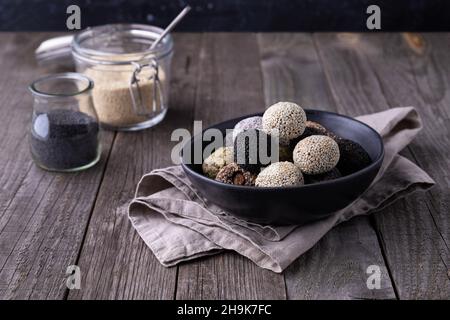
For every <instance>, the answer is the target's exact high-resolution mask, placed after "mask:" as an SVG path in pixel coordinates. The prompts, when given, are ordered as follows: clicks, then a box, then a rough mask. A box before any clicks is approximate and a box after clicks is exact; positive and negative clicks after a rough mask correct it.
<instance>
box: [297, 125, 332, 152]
mask: <svg viewBox="0 0 450 320" xmlns="http://www.w3.org/2000/svg"><path fill="white" fill-rule="evenodd" d="M314 135H319V136H328V137H330V138H333V139H335V140H336V138H337V136H336V135H335V134H334V133H333V132H331V131H329V130H328V129H327V128H325V127H324V126H323V125H321V124H320V123H318V122H314V121H309V120H308V121H306V127H305V131H303V134H302V135H301V136H300V137H298V138H296V139H294V140H291V142H290V145H291V147H292V149H294V147H295V146H296V145H297V143H298V142H299V141H300V140H303V139H305V138H308V137H310V136H314Z"/></svg>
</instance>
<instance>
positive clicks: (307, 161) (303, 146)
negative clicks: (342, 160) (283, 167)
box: [293, 135, 340, 174]
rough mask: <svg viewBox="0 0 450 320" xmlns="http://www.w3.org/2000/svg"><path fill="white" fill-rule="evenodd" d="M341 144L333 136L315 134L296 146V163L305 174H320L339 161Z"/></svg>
mask: <svg viewBox="0 0 450 320" xmlns="http://www.w3.org/2000/svg"><path fill="white" fill-rule="evenodd" d="M339 156H340V155H339V146H338V144H337V143H336V141H334V140H333V139H332V138H330V137H327V136H320V135H313V136H309V137H307V138H305V139H303V140H301V141H300V142H299V143H297V145H296V146H295V148H294V152H293V159H294V163H295V164H296V165H297V166H298V167H299V168H300V170H301V171H302V172H303V173H305V174H320V173H325V172H327V171H330V170H331V169H333V168H334V167H335V166H336V164H337V163H338V161H339Z"/></svg>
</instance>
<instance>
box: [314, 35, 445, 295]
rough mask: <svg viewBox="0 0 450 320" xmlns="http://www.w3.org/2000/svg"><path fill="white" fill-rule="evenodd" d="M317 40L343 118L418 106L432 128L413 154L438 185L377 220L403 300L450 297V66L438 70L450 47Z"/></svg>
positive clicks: (419, 41) (415, 40)
mask: <svg viewBox="0 0 450 320" xmlns="http://www.w3.org/2000/svg"><path fill="white" fill-rule="evenodd" d="M442 37H443V38H445V37H446V36H445V35H443V36H442ZM315 39H316V42H317V46H318V49H319V53H320V56H321V59H322V61H323V65H324V69H325V72H326V74H327V77H328V80H329V83H330V87H331V88H332V92H333V95H334V96H335V99H336V101H337V103H338V107H339V110H340V111H341V112H345V111H346V112H347V113H349V114H350V115H357V114H358V111H359V113H366V112H373V111H377V110H383V109H386V108H389V107H397V106H406V105H412V106H415V107H416V108H417V110H418V111H419V113H420V115H421V116H422V118H423V120H424V129H423V131H422V132H421V134H420V135H419V136H418V137H417V138H416V139H415V141H414V142H413V143H412V144H411V145H410V146H409V148H408V150H406V151H405V155H406V156H408V157H409V158H410V159H411V160H412V161H415V162H417V163H418V164H419V165H420V166H422V167H424V168H425V169H426V170H427V171H428V172H429V173H430V174H431V176H432V177H433V178H435V179H436V181H437V186H436V187H435V188H434V189H432V191H430V192H427V193H425V194H423V193H420V194H417V195H415V196H410V197H408V198H407V199H405V200H402V201H399V202H397V203H396V204H394V205H393V206H391V207H389V208H387V209H386V210H384V212H380V213H379V214H375V215H373V216H372V219H373V221H374V224H375V226H376V229H377V232H378V234H379V236H380V239H381V243H382V247H383V252H384V254H385V256H386V263H387V264H388V266H389V269H390V272H391V276H392V280H393V281H394V283H395V288H396V291H397V294H398V297H399V298H401V299H411V298H429V299H431V298H441V299H443V298H449V297H450V282H449V280H450V279H449V274H448V270H449V268H448V266H449V263H450V260H449V246H448V233H449V228H448V223H449V222H448V220H449V215H448V197H449V188H448V186H449V180H448V173H447V172H446V171H447V170H446V169H444V168H448V165H449V159H448V155H446V154H443V153H442V150H445V149H448V145H449V130H450V128H449V127H448V126H443V125H442V122H445V121H448V120H446V119H448V110H449V109H448V106H449V102H448V99H449V93H448V89H444V88H448V86H446V84H445V83H448V81H449V80H448V79H447V78H446V73H445V71H444V70H445V69H443V68H446V69H447V71H448V66H444V64H445V63H443V64H442V65H441V66H439V67H438V66H436V63H438V62H437V61H438V59H437V57H441V58H442V57H443V56H444V55H445V54H444V52H445V50H446V49H448V48H445V46H443V45H440V44H438V43H437V42H435V46H431V44H430V43H428V44H427V43H426V42H427V41H426V40H424V38H423V37H422V36H420V35H411V34H405V35H401V34H370V35H366V34H364V35H363V34H337V35H336V34H320V35H315ZM442 40H443V39H442V38H441V41H442ZM430 42H431V41H430ZM444 43H445V41H444ZM337 61H339V63H336V62H337ZM447 75H448V73H447ZM420 83H422V85H420ZM444 234H446V235H447V236H444Z"/></svg>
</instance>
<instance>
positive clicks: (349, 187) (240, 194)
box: [182, 110, 384, 225]
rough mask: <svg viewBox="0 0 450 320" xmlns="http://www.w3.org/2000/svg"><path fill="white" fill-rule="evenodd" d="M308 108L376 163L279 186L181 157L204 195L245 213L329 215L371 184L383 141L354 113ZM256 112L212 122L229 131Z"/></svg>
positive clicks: (288, 217) (265, 217) (293, 219)
mask: <svg viewBox="0 0 450 320" xmlns="http://www.w3.org/2000/svg"><path fill="white" fill-rule="evenodd" d="M305 112H306V115H307V118H308V120H312V121H315V122H318V123H320V124H322V125H323V126H325V127H326V128H328V129H329V130H330V131H332V132H334V133H335V134H337V135H338V136H340V137H342V138H345V139H350V140H353V141H355V142H357V143H359V144H360V145H361V146H362V147H363V148H364V149H365V150H366V151H367V153H368V154H369V155H370V157H371V160H372V163H371V164H370V165H369V166H367V167H365V168H364V169H362V170H360V171H358V172H355V173H353V174H350V175H347V176H344V177H341V178H338V179H334V180H330V181H325V182H319V183H314V184H310V185H304V186H300V187H281V188H258V187H246V186H235V185H231V184H226V183H222V182H218V181H215V180H213V179H210V178H208V177H206V176H204V175H203V174H202V166H201V164H188V163H186V161H185V160H182V167H183V169H184V171H185V172H186V175H187V176H188V177H189V179H190V180H191V181H192V183H193V184H194V186H195V187H196V188H197V190H198V191H199V192H200V193H201V194H202V195H203V196H204V197H205V198H206V199H208V200H209V201H211V202H213V203H215V204H217V205H218V206H220V207H222V208H224V209H225V210H227V211H229V212H230V213H233V214H234V215H236V216H239V217H241V218H244V219H247V220H251V221H254V222H258V223H268V224H269V223H270V224H278V225H286V224H305V223H308V222H311V221H314V220H319V219H323V218H326V217H327V216H329V215H330V214H332V213H333V212H335V211H337V210H339V209H342V208H344V207H346V206H347V205H348V204H350V203H351V202H352V201H354V200H355V199H356V198H358V196H360V195H361V194H362V193H363V192H364V191H365V190H366V189H367V188H368V187H369V185H370V184H371V182H372V181H373V179H374V178H375V176H376V175H377V173H378V171H379V169H380V166H381V163H382V161H383V156H384V148H383V141H382V140H381V137H380V135H379V134H378V133H377V132H376V131H375V130H373V129H372V128H371V127H369V126H367V125H366V124H364V123H362V122H360V121H358V120H355V119H353V118H350V117H346V116H342V115H339V114H336V113H331V112H325V111H318V110H305ZM258 115H262V113H259V114H254V115H249V116H245V117H240V118H236V119H232V120H229V121H225V122H222V123H219V124H217V125H214V126H212V127H210V128H216V129H219V130H221V131H222V132H225V130H226V129H232V128H233V127H234V125H235V124H236V123H238V122H239V121H240V120H242V119H244V118H247V117H251V116H258ZM201 140H202V139H201V136H200V135H197V136H195V137H193V138H191V140H190V141H189V142H188V143H187V144H186V145H185V146H184V147H183V150H182V153H183V152H184V150H185V149H186V148H187V146H189V145H190V146H191V148H193V146H194V141H198V142H200V141H201ZM209 143H210V142H201V145H202V146H203V148H204V147H205V146H207V145H208V144H209ZM192 150H193V149H192ZM182 158H183V157H182Z"/></svg>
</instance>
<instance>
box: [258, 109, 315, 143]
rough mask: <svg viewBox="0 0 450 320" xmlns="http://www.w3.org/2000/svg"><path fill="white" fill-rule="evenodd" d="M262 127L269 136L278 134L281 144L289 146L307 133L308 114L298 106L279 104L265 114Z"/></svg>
mask: <svg viewBox="0 0 450 320" xmlns="http://www.w3.org/2000/svg"><path fill="white" fill-rule="evenodd" d="M262 126H263V131H265V132H266V133H267V134H277V135H278V137H279V139H280V143H282V144H288V143H289V140H292V139H295V138H297V137H299V136H300V135H301V134H302V133H303V131H305V126H306V113H305V111H304V110H303V109H302V108H301V107H300V106H299V105H298V104H295V103H292V102H278V103H275V104H274V105H272V106H270V107H269V108H268V109H267V110H266V112H264V115H263V118H262ZM277 130H278V133H277Z"/></svg>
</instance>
